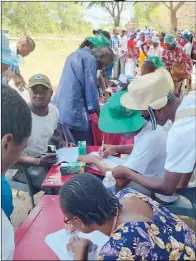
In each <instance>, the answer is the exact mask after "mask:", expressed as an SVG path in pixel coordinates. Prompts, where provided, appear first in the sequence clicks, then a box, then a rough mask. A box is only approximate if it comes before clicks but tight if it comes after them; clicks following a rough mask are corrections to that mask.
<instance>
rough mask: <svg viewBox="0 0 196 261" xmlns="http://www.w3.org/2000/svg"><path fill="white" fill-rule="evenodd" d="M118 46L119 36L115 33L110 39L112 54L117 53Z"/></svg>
mask: <svg viewBox="0 0 196 261" xmlns="http://www.w3.org/2000/svg"><path fill="white" fill-rule="evenodd" d="M119 46H120V40H119V37H118V36H117V35H112V37H111V41H110V48H111V49H112V50H113V52H114V54H117V52H118V48H119Z"/></svg>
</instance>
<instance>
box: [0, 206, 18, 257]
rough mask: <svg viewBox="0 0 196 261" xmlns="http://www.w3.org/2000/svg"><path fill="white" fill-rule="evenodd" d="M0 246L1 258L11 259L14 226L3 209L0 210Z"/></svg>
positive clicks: (13, 245) (13, 247) (13, 246)
mask: <svg viewBox="0 0 196 261" xmlns="http://www.w3.org/2000/svg"><path fill="white" fill-rule="evenodd" d="M1 214H2V215H1V218H2V220H1V230H2V234H1V235H2V237H1V240H2V242H1V244H2V245H1V247H2V260H12V259H13V254H14V249H15V243H14V228H13V226H12V224H11V223H10V221H9V219H8V218H7V216H6V215H5V213H4V211H3V210H1Z"/></svg>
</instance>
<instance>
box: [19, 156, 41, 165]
mask: <svg viewBox="0 0 196 261" xmlns="http://www.w3.org/2000/svg"><path fill="white" fill-rule="evenodd" d="M18 162H19V163H21V164H29V165H35V166H39V163H40V158H33V157H29V156H24V155H22V156H21V157H20V160H19V161H18Z"/></svg>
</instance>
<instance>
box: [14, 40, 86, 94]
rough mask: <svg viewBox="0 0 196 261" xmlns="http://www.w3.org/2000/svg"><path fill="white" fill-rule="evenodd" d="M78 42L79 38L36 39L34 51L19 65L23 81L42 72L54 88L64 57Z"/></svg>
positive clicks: (73, 49)
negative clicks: (60, 39)
mask: <svg viewBox="0 0 196 261" xmlns="http://www.w3.org/2000/svg"><path fill="white" fill-rule="evenodd" d="M10 42H11V43H12V41H10ZM80 43H81V41H80V40H62V41H59V40H37V41H36V48H35V50H34V52H32V53H31V54H30V55H29V56H27V57H25V58H24V59H23V60H22V62H21V65H20V71H21V74H22V76H23V77H24V79H25V81H26V82H28V79H29V78H30V77H31V76H32V75H34V74H36V73H43V74H46V75H47V76H48V77H49V78H50V80H51V82H52V85H53V87H54V89H56V87H57V86H58V83H59V80H60V77H61V73H62V70H63V66H64V63H65V60H66V57H67V56H68V55H69V54H70V53H71V52H73V51H75V50H76V49H77V48H78V47H79V45H80Z"/></svg>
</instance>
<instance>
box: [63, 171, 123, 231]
mask: <svg viewBox="0 0 196 261" xmlns="http://www.w3.org/2000/svg"><path fill="white" fill-rule="evenodd" d="M59 195H60V206H61V209H62V211H63V213H64V214H65V213H69V214H70V215H71V216H73V217H78V218H79V219H81V221H82V222H83V223H84V224H85V225H91V224H93V223H95V224H97V225H100V226H101V225H103V224H105V222H106V221H107V220H109V219H110V218H111V217H112V216H115V215H116V213H117V209H120V208H121V207H122V206H121V205H120V203H119V201H118V199H117V198H116V197H115V196H113V195H112V194H110V193H109V192H108V191H107V190H106V189H105V187H104V186H103V184H102V182H101V181H100V179H98V178H97V177H95V176H93V175H92V174H78V175H75V176H74V177H72V178H71V179H70V180H68V181H67V182H66V183H65V184H64V185H63V186H62V187H61V189H60V193H59Z"/></svg>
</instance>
